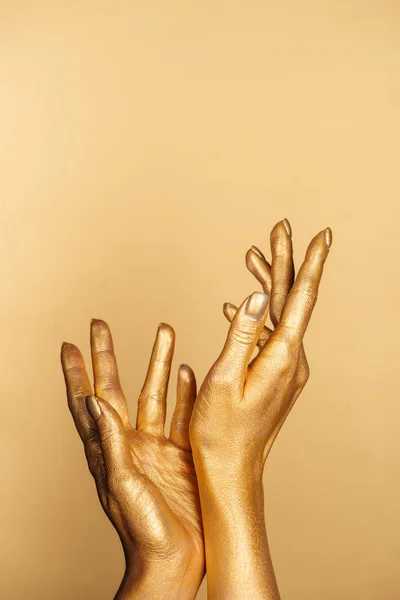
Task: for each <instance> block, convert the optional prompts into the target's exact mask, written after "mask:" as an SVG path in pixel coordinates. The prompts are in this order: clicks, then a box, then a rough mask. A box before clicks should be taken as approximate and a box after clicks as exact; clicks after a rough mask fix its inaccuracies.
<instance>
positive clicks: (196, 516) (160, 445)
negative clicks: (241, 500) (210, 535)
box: [126, 426, 203, 557]
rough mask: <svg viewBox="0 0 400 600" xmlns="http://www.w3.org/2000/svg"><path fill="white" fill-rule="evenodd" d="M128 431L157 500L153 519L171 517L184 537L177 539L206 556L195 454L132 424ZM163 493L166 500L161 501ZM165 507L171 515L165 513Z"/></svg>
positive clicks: (138, 466) (141, 470) (137, 460)
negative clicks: (193, 457)
mask: <svg viewBox="0 0 400 600" xmlns="http://www.w3.org/2000/svg"><path fill="white" fill-rule="evenodd" d="M126 433H127V437H128V441H129V445H130V448H131V453H132V459H133V463H134V466H135V469H136V470H137V471H138V472H139V473H140V474H141V475H144V476H145V479H144V482H145V485H146V490H147V492H148V493H149V494H150V496H151V497H152V498H153V500H155V502H154V504H153V509H152V511H153V514H152V515H151V518H153V519H162V521H163V522H164V521H165V519H166V517H168V522H171V524H172V525H173V531H174V535H175V536H176V535H177V537H178V538H180V540H179V539H178V540H177V541H180V542H181V543H182V544H183V545H185V546H187V545H189V546H191V547H192V549H193V551H194V552H195V553H196V554H197V555H198V556H199V557H200V556H202V554H203V534H202V526H201V516H200V515H201V513H200V502H199V495H198V488H197V480H196V474H195V470H194V465H193V459H192V453H191V452H190V451H188V450H184V449H183V448H180V447H179V446H177V445H176V444H175V443H174V442H172V441H171V440H168V439H167V438H165V437H161V436H155V435H152V434H149V433H147V432H145V431H138V430H136V429H134V428H133V427H131V426H129V427H128V428H127V431H126ZM160 494H161V496H162V497H163V498H164V500H165V503H160V502H159V495H160ZM166 505H167V509H166V508H165V507H166ZM165 510H167V511H169V514H164V513H165ZM154 513H155V514H154Z"/></svg>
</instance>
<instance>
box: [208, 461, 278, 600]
mask: <svg viewBox="0 0 400 600" xmlns="http://www.w3.org/2000/svg"><path fill="white" fill-rule="evenodd" d="M196 468H197V466H196ZM202 471H203V469H202V468H199V472H200V473H199V475H200V476H199V475H198V478H199V487H200V499H201V505H202V513H203V526H204V538H205V548H206V562H207V581H208V597H209V599H210V600H225V599H226V600H242V599H244V598H246V600H279V597H280V596H279V591H278V587H277V583H276V579H275V574H274V570H273V566H272V561H271V556H270V552H269V547H268V540H267V533H266V528H265V518H264V494H263V486H262V476H261V473H260V474H259V475H255V474H254V473H252V472H251V471H250V472H249V471H248V472H247V473H246V472H244V473H243V474H242V475H239V476H238V475H237V474H235V473H231V474H230V476H229V473H228V474H227V473H224V474H222V473H221V474H220V475H219V476H218V477H217V476H215V477H213V476H212V475H211V476H210V475H207V474H206V473H204V475H203V473H202Z"/></svg>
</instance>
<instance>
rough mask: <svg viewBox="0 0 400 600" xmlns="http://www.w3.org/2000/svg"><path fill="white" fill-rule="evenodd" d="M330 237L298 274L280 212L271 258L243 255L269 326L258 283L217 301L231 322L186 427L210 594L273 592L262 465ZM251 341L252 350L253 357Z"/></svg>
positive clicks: (262, 595) (283, 408)
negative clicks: (228, 300)
mask: <svg viewBox="0 0 400 600" xmlns="http://www.w3.org/2000/svg"><path fill="white" fill-rule="evenodd" d="M331 243H332V233H331V231H330V230H329V229H327V230H324V231H321V232H320V233H319V234H317V235H316V236H315V237H314V238H313V240H312V241H311V243H310V245H309V247H308V249H307V252H306V257H305V260H304V262H303V264H302V266H301V268H300V270H299V272H298V274H297V277H296V279H294V268H293V258H292V241H291V227H290V225H289V223H288V222H287V221H286V222H284V221H281V222H279V223H278V224H277V225H276V226H275V227H274V228H273V230H272V233H271V251H272V262H271V265H269V264H268V263H267V261H266V260H265V258H264V256H263V254H262V253H261V252H260V251H259V250H258V249H257V248H255V249H250V250H249V251H248V253H247V255H246V264H247V266H248V268H249V269H250V270H251V271H252V273H253V274H254V275H255V276H256V278H257V279H258V280H259V281H260V282H261V284H262V286H263V290H264V292H265V293H266V294H268V295H269V296H270V304H269V312H270V316H271V321H272V324H273V326H274V327H273V329H269V328H266V327H265V321H266V318H267V310H266V308H265V305H263V301H262V298H260V295H262V293H261V292H255V293H254V294H252V296H250V297H249V298H247V299H246V300H245V301H244V302H243V303H242V304H241V306H240V307H239V308H238V309H236V307H235V306H234V305H232V304H225V305H224V314H225V316H227V318H228V319H229V320H231V321H232V322H231V326H230V329H229V332H228V335H227V339H226V343H225V345H224V348H223V350H222V352H221V354H220V356H219V357H218V359H217V361H216V362H215V363H214V364H213V366H212V367H211V369H210V371H209V373H208V374H207V376H206V378H205V380H204V382H203V384H202V386H201V388H200V391H199V394H198V397H197V400H196V402H195V406H194V409H193V413H192V418H191V422H190V428H189V432H190V440H191V445H192V450H193V457H194V463H195V467H196V474H197V480H198V485H199V492H200V501H201V507H202V515H203V527H204V539H205V548H206V562H207V581H208V597H209V598H210V599H211V600H216V599H218V600H221V599H229V600H243V599H246V600H272V599H274V600H276V599H278V598H279V597H280V596H279V590H278V586H277V582H276V579H275V575H274V570H273V566H272V561H271V556H270V552H269V547H268V540H267V534H266V528H265V519H264V494H263V485H262V474H263V469H264V464H265V461H266V458H267V456H268V454H269V451H270V449H271V446H272V444H273V442H274V440H275V438H276V436H277V434H278V432H279V430H280V428H281V427H282V425H283V423H284V421H285V419H286V417H287V415H288V413H289V412H290V410H291V408H292V406H293V404H294V402H295V401H296V399H297V397H298V395H299V394H300V392H301V390H302V389H303V387H304V385H305V383H306V382H307V379H308V376H309V368H308V364H307V360H306V357H305V353H304V348H303V336H304V333H305V331H306V329H307V326H308V323H309V320H310V317H311V313H312V311H313V308H314V306H315V303H316V300H317V294H318V287H319V284H320V280H321V277H322V272H323V266H324V263H325V260H326V258H327V256H328V253H329V247H330V245H331ZM254 306H258V307H259V310H258V313H257V311H254ZM249 307H250V310H249ZM256 345H258V348H259V353H258V355H257V356H256V357H255V358H254V359H252V355H253V352H254V349H255V347H256Z"/></svg>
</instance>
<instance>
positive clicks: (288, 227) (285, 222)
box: [282, 218, 292, 237]
mask: <svg viewBox="0 0 400 600" xmlns="http://www.w3.org/2000/svg"><path fill="white" fill-rule="evenodd" d="M282 223H283V224H284V226H285V229H286V231H287V234H288V236H289V237H292V228H291V226H290V223H289V221H288V220H287V219H286V218H285V219H283V221H282Z"/></svg>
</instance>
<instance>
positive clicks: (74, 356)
mask: <svg viewBox="0 0 400 600" xmlns="http://www.w3.org/2000/svg"><path fill="white" fill-rule="evenodd" d="M60 356H61V359H62V361H63V363H66V364H68V366H71V365H72V366H73V365H74V364H78V363H79V364H80V363H81V362H82V354H81V351H80V350H79V348H78V347H77V346H75V344H71V343H69V342H63V343H62V345H61V352H60Z"/></svg>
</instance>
